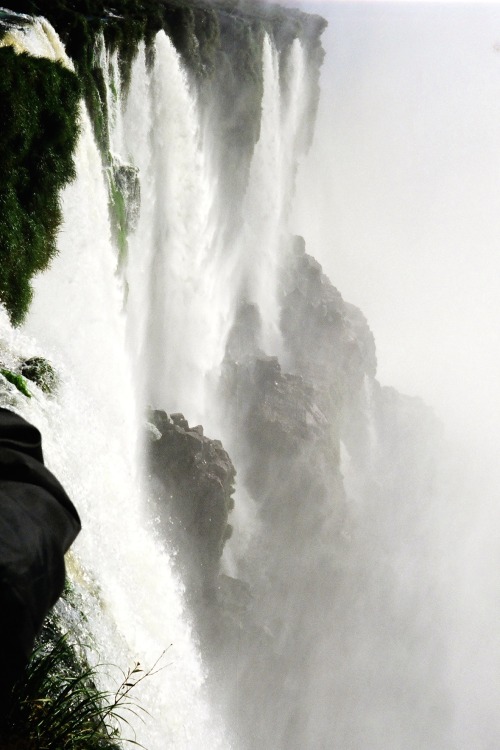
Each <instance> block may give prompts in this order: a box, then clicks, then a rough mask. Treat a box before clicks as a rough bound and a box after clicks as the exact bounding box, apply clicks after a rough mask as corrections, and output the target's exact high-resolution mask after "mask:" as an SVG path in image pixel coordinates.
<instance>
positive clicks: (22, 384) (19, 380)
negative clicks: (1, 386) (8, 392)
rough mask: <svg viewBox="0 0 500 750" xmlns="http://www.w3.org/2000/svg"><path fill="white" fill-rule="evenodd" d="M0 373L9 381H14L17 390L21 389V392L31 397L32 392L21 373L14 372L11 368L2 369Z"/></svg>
mask: <svg viewBox="0 0 500 750" xmlns="http://www.w3.org/2000/svg"><path fill="white" fill-rule="evenodd" d="M0 373H1V374H2V375H3V376H4V378H5V379H6V380H8V381H9V383H12V385H15V386H16V388H17V390H18V391H20V393H22V394H23V396H27V397H28V398H31V393H30V392H29V390H28V385H27V383H26V381H25V379H24V378H23V377H22V376H21V375H19V374H18V373H16V372H12V371H11V370H4V369H0Z"/></svg>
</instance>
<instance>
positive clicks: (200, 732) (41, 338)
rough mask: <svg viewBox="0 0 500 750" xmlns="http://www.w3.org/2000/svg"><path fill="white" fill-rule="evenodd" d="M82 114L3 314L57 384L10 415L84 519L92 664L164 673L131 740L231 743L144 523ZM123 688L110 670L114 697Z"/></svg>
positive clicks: (39, 37) (117, 294) (128, 364)
mask: <svg viewBox="0 0 500 750" xmlns="http://www.w3.org/2000/svg"><path fill="white" fill-rule="evenodd" d="M46 29H47V25H46V24H35V25H33V26H32V27H31V28H30V30H29V31H28V32H26V33H25V34H24V35H23V36H24V44H25V45H26V47H27V48H28V49H30V48H31V46H30V45H31V41H32V40H33V44H34V46H35V49H42V50H44V49H45V46H46V45H44V42H45V39H46ZM52 34H53V32H52V33H51V38H53V36H52ZM167 54H168V53H167ZM80 119H81V136H80V139H79V143H78V147H77V153H76V155H75V160H76V166H77V178H76V180H75V181H74V182H73V183H72V184H71V185H70V186H69V187H68V188H67V189H66V190H65V191H64V194H63V196H62V204H63V214H64V223H63V226H62V229H61V233H60V239H59V255H58V257H57V258H56V260H55V261H54V262H53V264H52V266H51V269H50V271H49V272H48V273H46V274H44V275H42V276H40V277H39V278H37V280H36V285H35V297H34V302H33V305H32V307H31V310H30V313H29V317H28V319H27V321H26V324H25V326H24V328H23V332H22V334H17V333H14V332H12V333H9V326H8V324H7V322H6V321H5V319H4V318H3V319H2V322H3V326H2V330H3V332H4V333H3V337H4V338H5V339H6V338H8V337H10V338H11V339H12V340H11V350H12V351H15V350H17V351H19V350H20V351H22V352H23V353H26V352H27V353H28V354H30V355H32V354H33V353H39V352H40V353H43V355H44V356H47V357H49V358H50V359H51V361H52V362H53V363H54V365H55V366H56V368H57V370H58V372H59V373H60V375H61V386H60V389H59V392H58V396H57V399H56V400H55V401H54V400H49V399H47V398H46V397H44V396H43V394H42V393H41V392H39V391H38V390H37V389H36V388H34V389H33V390H34V391H35V393H34V397H33V398H32V399H31V400H30V401H29V402H28V401H27V400H26V399H24V401H23V402H22V403H21V402H20V403H19V404H17V402H16V406H17V408H19V409H20V410H21V411H22V413H23V415H24V416H26V418H28V419H31V420H32V421H33V422H34V423H35V424H37V426H39V428H40V429H41V432H42V435H43V440H44V450H45V455H46V461H47V464H48V466H49V467H50V468H51V469H52V470H53V471H54V473H55V474H56V475H57V476H58V477H59V478H60V479H61V481H62V483H63V484H64V485H65V487H66V488H67V491H68V493H69V494H70V495H71V497H72V499H73V500H74V502H75V505H76V506H77V507H78V510H79V513H80V515H81V518H82V525H83V532H82V534H81V536H80V538H79V539H78V540H77V542H76V544H75V545H74V550H73V551H72V553H71V562H70V569H71V570H72V571H73V576H72V582H73V583H74V585H75V587H76V590H77V593H78V596H79V597H81V601H82V602H83V605H82V607H83V610H84V616H85V621H86V626H85V627H86V628H87V627H88V630H89V634H88V638H90V644H89V645H90V646H91V651H90V658H91V659H92V660H93V661H98V662H100V663H104V664H115V665H117V666H118V667H120V668H121V669H123V670H125V671H126V670H127V668H129V667H131V666H133V665H134V663H135V662H140V663H141V665H143V667H144V668H146V669H147V668H148V667H151V666H152V665H153V664H154V663H155V662H156V661H157V660H158V659H160V662H159V666H160V667H163V669H161V671H160V672H159V673H158V674H156V675H154V676H151V677H149V678H148V679H146V680H145V681H144V682H143V683H142V684H141V685H140V686H138V688H137V694H136V698H137V700H138V702H139V703H140V705H141V706H142V707H143V708H144V709H145V710H146V711H147V712H148V713H149V714H150V717H148V718H147V721H145V722H142V721H140V720H137V721H136V720H135V719H134V717H133V716H132V715H131V716H130V717H127V718H129V719H130V720H131V722H132V725H133V729H134V731H135V735H136V738H137V740H138V741H140V742H141V743H142V744H143V745H144V746H146V747H148V748H149V750H155V749H158V750H159V748H164V747H167V746H168V747H172V748H179V749H180V748H186V750H187V748H190V749H191V750H192V748H205V747H207V746H209V747H211V748H212V747H213V748H219V747H221V748H222V747H227V746H228V745H227V742H226V741H225V740H224V737H223V732H222V729H221V728H220V727H218V722H217V719H215V718H214V717H213V716H211V715H210V711H209V708H208V703H207V698H206V696H205V695H204V691H203V682H204V668H203V666H202V664H201V660H200V656H199V653H198V650H197V647H196V645H195V644H194V642H193V639H192V636H191V627H190V623H189V618H188V617H187V614H186V611H185V607H184V604H183V590H182V585H181V583H180V582H179V580H178V579H177V578H176V576H175V575H174V574H173V572H172V564H171V559H170V556H169V552H168V551H167V550H165V549H164V548H163V547H162V545H161V544H160V543H159V542H157V541H156V540H155V538H154V535H153V534H152V532H151V530H150V529H149V528H148V524H147V522H146V520H145V519H144V517H143V512H142V508H143V505H144V504H145V501H146V498H145V496H144V490H143V488H142V482H141V476H140V471H139V468H138V440H139V437H140V435H141V431H142V428H143V418H142V413H141V412H140V408H142V404H140V403H139V400H138V396H137V392H136V383H135V378H134V374H133V367H132V359H131V356H130V353H129V351H128V347H127V343H126V320H125V317H124V314H123V311H122V307H123V289H122V285H121V281H120V279H119V278H118V276H117V274H116V266H117V257H116V250H115V248H114V247H113V244H112V241H111V231H110V221H109V214H108V191H107V186H106V182H105V176H104V172H103V166H102V161H101V157H100V155H99V153H98V149H97V146H96V144H95V142H94V138H93V135H92V128H91V125H90V121H89V118H88V116H87V114H86V111H85V109H84V108H83V106H82V108H81V114H80ZM84 640H85V639H84ZM163 652H166V653H165V656H164V657H162V654H163ZM160 657H162V658H160ZM118 676H119V675H118ZM116 680H117V675H116V672H115V673H113V674H111V675H110V677H109V683H108V685H109V688H110V689H112V688H113V687H116ZM125 734H127V730H125Z"/></svg>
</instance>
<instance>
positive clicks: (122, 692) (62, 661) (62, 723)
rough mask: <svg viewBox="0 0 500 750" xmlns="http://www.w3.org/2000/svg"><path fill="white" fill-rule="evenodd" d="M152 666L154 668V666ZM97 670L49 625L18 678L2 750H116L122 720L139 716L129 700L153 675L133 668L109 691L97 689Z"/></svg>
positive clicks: (118, 749) (0, 741)
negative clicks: (140, 684)
mask: <svg viewBox="0 0 500 750" xmlns="http://www.w3.org/2000/svg"><path fill="white" fill-rule="evenodd" d="M157 663H158V662H157ZM102 666H103V665H100V666H98V667H92V666H90V665H89V664H88V662H87V660H86V659H85V657H84V656H82V652H81V650H80V649H79V648H78V647H77V646H76V645H75V644H74V643H72V642H71V641H70V640H69V637H68V635H67V634H65V635H61V634H60V633H59V632H58V628H57V626H55V625H54V623H51V624H49V626H48V627H47V626H46V627H45V629H44V634H43V636H42V638H41V640H40V642H39V644H38V646H37V648H36V649H35V651H34V653H33V655H32V657H31V659H30V662H29V664H28V667H27V669H26V673H25V676H24V678H23V679H22V680H21V681H20V682H19V683H18V684H17V685H16V687H15V688H14V691H13V694H12V701H11V707H10V711H9V713H8V717H7V721H6V725H5V729H4V732H3V736H2V737H1V738H0V746H1V747H2V750H17V749H18V748H19V750H21V748H22V750H121V747H122V743H123V742H127V743H129V744H132V745H136V746H140V745H139V743H138V742H137V741H136V740H135V739H126V738H123V737H121V736H120V732H121V727H122V726H123V725H130V722H129V720H128V719H127V714H128V715H129V717H130V714H135V715H138V714H139V713H141V714H142V713H145V711H144V709H143V708H142V707H141V706H139V705H138V703H137V701H136V700H135V699H134V698H133V697H132V696H131V693H132V691H133V689H134V688H135V687H136V686H137V685H138V684H139V683H140V682H142V680H144V679H146V677H149V676H151V675H153V674H155V673H156V672H155V668H156V666H157V664H155V665H154V666H153V667H152V669H150V670H147V671H145V670H144V669H142V667H141V666H140V665H139V664H138V663H137V664H135V665H134V666H133V667H132V668H131V669H130V670H129V671H128V672H127V673H125V674H122V675H121V679H120V682H119V684H118V687H117V688H116V690H115V691H110V690H102V689H100V688H98V687H97V682H98V677H99V672H100V670H101V669H102Z"/></svg>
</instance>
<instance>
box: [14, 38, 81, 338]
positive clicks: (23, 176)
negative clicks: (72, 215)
mask: <svg viewBox="0 0 500 750" xmlns="http://www.w3.org/2000/svg"><path fill="white" fill-rule="evenodd" d="M0 66H1V68H2V76H1V77H0V173H1V174H2V180H1V181H0V300H1V301H2V302H3V303H4V305H5V306H6V308H7V310H8V312H9V315H10V318H11V320H12V322H13V323H14V324H19V323H20V322H21V321H22V320H23V318H24V316H25V314H26V311H27V309H28V306H29V303H30V301H31V296H32V292H31V285H30V281H31V278H32V277H33V275H34V274H35V273H37V272H39V271H42V270H44V269H45V268H46V267H47V266H48V264H49V262H50V259H51V258H52V257H53V256H54V254H55V252H56V235H57V230H58V227H59V224H60V221H61V211H60V207H59V191H60V189H61V188H62V187H63V186H64V185H65V184H66V183H67V182H68V181H69V180H71V179H72V178H73V177H74V174H75V172H74V164H73V157H72V155H73V150H74V147H75V144H76V138H77V135H78V100H79V97H80V87H79V84H78V80H77V78H76V76H75V75H74V74H73V73H71V72H70V71H68V70H66V69H65V68H63V67H62V66H61V65H59V64H57V63H54V62H51V61H49V60H45V59H40V58H32V57H29V56H28V55H25V54H22V55H16V53H15V52H14V50H13V49H11V48H9V47H4V48H0Z"/></svg>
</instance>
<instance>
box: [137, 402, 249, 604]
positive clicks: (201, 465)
mask: <svg viewBox="0 0 500 750" xmlns="http://www.w3.org/2000/svg"><path fill="white" fill-rule="evenodd" d="M149 422H150V424H149V426H148V437H149V441H148V450H147V455H148V461H149V469H150V472H151V476H152V479H153V481H154V483H155V487H156V493H155V494H156V508H155V511H156V513H157V515H158V516H159V518H160V523H161V525H162V528H163V530H164V532H165V533H166V536H167V538H168V539H169V540H170V541H171V542H172V543H173V545H174V547H176V548H177V549H178V558H179V564H180V566H181V567H182V568H183V570H184V571H185V573H186V575H187V578H188V581H189V585H188V587H187V588H188V592H189V593H190V595H191V597H192V598H193V599H196V598H198V597H200V596H204V597H208V598H210V597H213V596H214V595H215V591H216V586H217V576H218V572H219V562H220V557H221V555H222V551H223V548H224V544H225V542H226V541H227V539H229V537H230V536H231V531H232V528H231V526H230V524H228V516H229V512H230V511H231V510H232V508H233V505H234V503H233V499H232V494H233V491H234V480H235V475H236V472H235V470H234V466H233V464H232V462H231V459H230V458H229V456H228V454H227V453H226V451H225V450H224V448H223V447H222V443H221V442H220V441H219V440H211V439H210V438H207V437H205V436H204V435H203V428H202V427H201V426H196V427H190V426H189V424H188V422H187V420H186V419H184V417H183V415H182V414H171V415H170V416H169V415H167V414H166V413H165V412H163V411H152V412H151V413H150V415H149Z"/></svg>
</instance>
